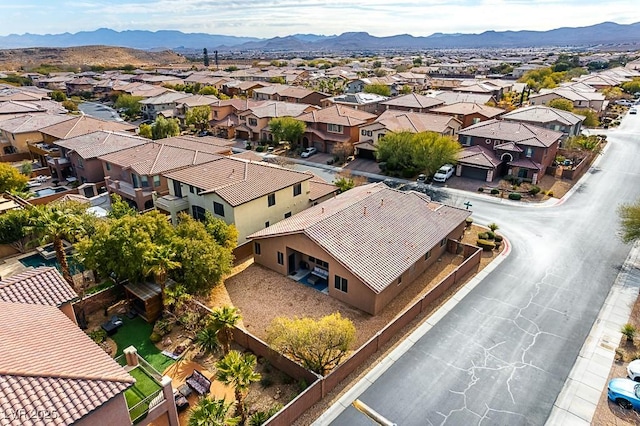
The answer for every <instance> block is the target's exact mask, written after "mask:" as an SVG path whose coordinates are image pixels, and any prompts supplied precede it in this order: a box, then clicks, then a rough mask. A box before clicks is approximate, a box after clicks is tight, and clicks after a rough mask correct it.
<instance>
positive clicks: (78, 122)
mask: <svg viewBox="0 0 640 426" xmlns="http://www.w3.org/2000/svg"><path fill="white" fill-rule="evenodd" d="M85 117H86V115H84V113H83V115H81V116H80V118H78V119H77V120H76V122H75V123H74V124H73V126H71V128H70V129H69V131H68V132H67V133H66V134H65V135H64V136H65V137H64V138H62V139H66V137H67V136H69V134H70V133H71V132H73V130H74V129H75V128H76V126H77V125H78V124H80V120H82V119H84V118H85Z"/></svg>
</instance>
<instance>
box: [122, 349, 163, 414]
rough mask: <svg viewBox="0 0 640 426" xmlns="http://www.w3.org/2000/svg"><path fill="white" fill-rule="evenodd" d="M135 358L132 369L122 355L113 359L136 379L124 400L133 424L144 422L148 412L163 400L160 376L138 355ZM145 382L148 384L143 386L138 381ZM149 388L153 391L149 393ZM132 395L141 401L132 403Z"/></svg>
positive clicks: (126, 392)
mask: <svg viewBox="0 0 640 426" xmlns="http://www.w3.org/2000/svg"><path fill="white" fill-rule="evenodd" d="M136 357H137V360H138V365H137V366H133V367H132V366H129V365H127V359H126V356H125V355H124V354H123V355H120V356H119V357H117V358H116V359H115V361H116V362H117V363H118V364H120V365H121V366H123V367H124V368H125V370H127V371H128V372H129V374H132V375H133V376H134V377H135V378H136V384H134V385H133V387H131V388H129V389H127V390H126V391H125V399H126V400H127V406H128V408H129V417H130V418H131V422H132V423H133V424H136V423H139V422H140V421H142V420H144V418H145V417H146V416H147V414H149V411H150V410H152V409H153V408H154V407H156V406H158V405H159V404H161V403H162V402H164V400H165V397H164V393H163V389H162V375H161V374H160V373H159V372H158V371H157V370H156V369H155V368H153V366H151V365H150V364H149V363H148V362H147V361H145V360H144V358H142V357H140V356H138V355H136ZM135 370H140V371H142V372H143V374H142V375H140V374H135ZM145 380H148V381H149V382H148V383H145V384H143V383H140V381H145ZM154 385H155V386H154ZM149 388H154V389H153V390H152V391H151V392H149ZM146 393H148V394H146ZM132 395H135V396H137V397H138V398H139V397H140V396H142V399H141V400H139V401H137V402H133V401H132V400H133V399H134V396H132ZM135 399H137V398H135ZM130 404H131V405H130Z"/></svg>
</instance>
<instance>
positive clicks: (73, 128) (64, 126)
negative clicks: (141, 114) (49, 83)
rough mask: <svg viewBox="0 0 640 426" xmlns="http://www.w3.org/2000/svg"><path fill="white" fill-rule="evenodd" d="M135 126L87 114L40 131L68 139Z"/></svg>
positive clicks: (133, 127) (134, 127) (123, 130)
mask: <svg viewBox="0 0 640 426" xmlns="http://www.w3.org/2000/svg"><path fill="white" fill-rule="evenodd" d="M135 129H136V126H133V125H131V124H128V123H119V122H116V121H106V120H98V119H97V118H93V117H90V116H88V115H81V116H78V117H73V118H72V119H71V120H66V121H63V122H62V123H58V124H54V125H53V126H49V127H45V128H43V129H41V130H40V132H42V133H44V134H45V135H49V136H53V137H54V138H56V139H69V138H74V137H76V136H80V135H86V134H87V133H92V132H95V131H96V130H111V131H113V132H127V131H133V130H135Z"/></svg>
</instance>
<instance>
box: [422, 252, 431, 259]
mask: <svg viewBox="0 0 640 426" xmlns="http://www.w3.org/2000/svg"><path fill="white" fill-rule="evenodd" d="M430 257H431V250H429V251H428V252H426V253H425V254H424V260H428V259H429V258H430Z"/></svg>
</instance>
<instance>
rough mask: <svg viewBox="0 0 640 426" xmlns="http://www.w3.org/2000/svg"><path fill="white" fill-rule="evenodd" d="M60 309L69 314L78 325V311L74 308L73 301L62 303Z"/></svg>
mask: <svg viewBox="0 0 640 426" xmlns="http://www.w3.org/2000/svg"><path fill="white" fill-rule="evenodd" d="M59 309H60V310H61V311H62V313H63V314H65V315H66V316H68V317H69V319H70V320H71V321H73V323H74V324H75V325H78V321H77V320H76V313H75V311H74V310H73V305H72V304H71V303H65V304H63V305H61V306H60V308H59Z"/></svg>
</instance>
